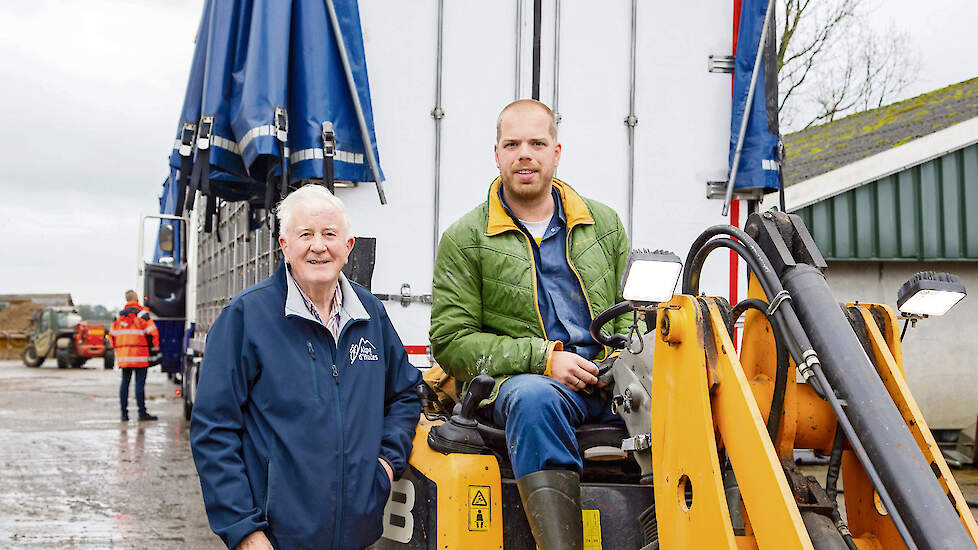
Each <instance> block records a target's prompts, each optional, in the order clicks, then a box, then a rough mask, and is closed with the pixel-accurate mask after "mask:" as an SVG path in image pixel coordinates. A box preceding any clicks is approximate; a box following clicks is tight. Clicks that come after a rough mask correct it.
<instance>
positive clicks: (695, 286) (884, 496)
mask: <svg viewBox="0 0 978 550" xmlns="http://www.w3.org/2000/svg"><path fill="white" fill-rule="evenodd" d="M717 235H729V236H731V237H734V238H736V239H737V241H735V240H733V239H728V238H721V239H716V240H715V241H711V242H707V241H709V240H710V239H711V238H713V237H714V236H717ZM720 246H723V247H726V248H729V249H731V250H733V251H734V252H736V253H737V254H738V255H739V256H741V257H742V258H744V260H745V261H746V262H747V265H748V266H749V267H750V268H751V269H752V270H753V271H754V274H755V275H756V276H757V279H758V282H760V284H761V288H762V289H763V290H764V293H765V294H766V295H768V296H771V297H772V299H774V298H773V297H774V296H777V295H778V294H779V293H780V292H781V291H782V290H784V287H783V285H782V284H781V280H780V279H779V278H778V277H777V275H776V273H775V271H774V267H773V266H772V265H771V261H770V260H769V259H768V258H767V256H766V255H765V254H764V252H763V251H762V250H761V247H760V246H759V245H758V244H757V241H755V240H754V239H753V238H752V237H751V236H750V235H748V234H747V233H746V232H745V231H743V230H742V229H740V228H738V227H734V226H732V225H714V226H712V227H709V228H707V230H706V231H704V232H703V233H702V234H700V236H699V237H697V238H696V240H695V241H694V242H693V245H692V246H691V247H690V250H689V255H688V256H687V263H686V267H687V270H686V273H685V275H684V278H683V293H684V294H694V295H695V294H697V293H698V292H699V275H700V271H701V270H702V268H703V262H705V260H706V256H707V255H708V254H709V253H710V252H711V251H713V250H715V249H716V248H718V247H720ZM690 258H692V260H690ZM775 316H776V317H777V318H778V320H779V322H780V323H783V324H784V327H783V328H784V333H785V335H786V336H787V338H786V340H787V342H786V344H787V346H788V350H789V352H790V353H791V355H792V357H794V359H795V363H796V364H798V365H802V364H804V363H805V359H806V358H805V357H803V355H802V352H803V350H804V352H808V351H809V350H812V351H814V348H813V347H812V344H811V342H810V341H809V339H808V334H807V333H806V332H805V329H804V327H803V326H802V324H801V321H800V320H799V319H798V315H797V314H796V313H795V310H794V308H793V307H792V305H791V302H790V301H787V302H784V303H782V304H781V306H780V307H778V308H777V311H776V312H775ZM780 323H779V324H780ZM811 370H812V372H813V376H812V377H811V378H809V379H808V383H809V384H810V385H811V386H812V389H814V390H815V392H816V393H818V395H819V397H821V398H822V399H827V400H828V402H829V404H830V405H831V407H832V411H833V412H835V415H836V417H837V418H838V420H839V425H840V427H841V428H842V429H843V431H844V432H845V436H846V439H848V440H849V443H850V445H851V446H852V450H853V451H854V452H855V453H856V457H857V458H858V459H859V462H860V464H862V466H863V469H864V470H865V471H866V474H867V475H868V476H869V478H870V482H871V483H872V485H873V487H874V488H875V489H876V492H877V493H878V494H879V496H880V500H882V501H883V505H884V506H885V507H886V509H887V510H890V519H891V520H892V521H893V524H894V526H895V527H896V529H897V531H898V532H899V534H900V538H901V539H903V542H904V544H905V545H906V546H907V548H908V549H909V550H916V548H917V545H916V544H915V542H914V540H913V538H912V537H911V536H910V531H909V530H908V529H907V525H906V523H904V521H903V518H902V517H900V514H899V513H898V512H897V508H896V506H895V505H894V504H893V499H892V498H891V497H890V493H889V491H887V489H886V486H885V485H884V484H883V481H882V479H880V476H879V472H877V471H876V468H875V466H874V465H873V463H872V461H871V460H870V459H869V454H868V453H867V452H866V448H865V447H864V446H863V444H862V441H861V440H860V439H859V436H858V435H857V434H856V430H855V428H854V427H853V426H852V422H850V420H849V417H848V416H847V415H846V412H845V410H844V409H843V407H842V403H841V402H840V401H839V398H838V397H836V396H835V392H834V390H832V386H831V384H829V381H828V378H826V377H825V372H824V371H823V370H822V366H821V364H819V363H818V362H815V363H814V364H813V365H812V366H811ZM823 388H824V389H823Z"/></svg>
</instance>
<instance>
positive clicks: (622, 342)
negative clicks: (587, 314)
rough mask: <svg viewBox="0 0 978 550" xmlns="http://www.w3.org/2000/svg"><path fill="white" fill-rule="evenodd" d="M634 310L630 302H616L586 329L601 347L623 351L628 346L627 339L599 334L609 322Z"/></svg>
mask: <svg viewBox="0 0 978 550" xmlns="http://www.w3.org/2000/svg"><path fill="white" fill-rule="evenodd" d="M634 310H635V307H634V306H633V305H632V304H631V302H627V301H625V302H618V303H617V304H615V305H613V306H611V307H609V308H608V309H606V310H604V311H602V312H601V313H599V314H598V316H597V317H595V318H594V320H593V321H591V326H589V327H588V329H589V330H590V332H591V337H592V338H594V341H595V342H597V343H599V344H601V345H602V346H608V347H610V348H613V349H624V348H625V346H627V345H628V337H627V336H625V335H623V334H612V335H611V336H605V335H604V334H601V327H603V326H605V324H607V323H608V322H609V321H611V320H613V319H615V318H616V317H618V316H619V315H624V314H626V313H631V312H632V311H634Z"/></svg>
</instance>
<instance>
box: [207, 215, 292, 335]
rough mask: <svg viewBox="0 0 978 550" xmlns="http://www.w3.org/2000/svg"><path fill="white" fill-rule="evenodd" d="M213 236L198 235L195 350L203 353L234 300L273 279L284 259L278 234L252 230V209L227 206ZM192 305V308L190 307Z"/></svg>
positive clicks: (209, 234) (265, 225)
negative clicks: (206, 341) (215, 325)
mask: <svg viewBox="0 0 978 550" xmlns="http://www.w3.org/2000/svg"><path fill="white" fill-rule="evenodd" d="M218 212H219V215H218V217H219V220H220V222H219V223H218V224H217V225H216V227H215V228H214V230H213V232H211V233H205V232H204V231H203V228H202V225H201V224H198V227H196V228H195V230H196V231H197V243H198V245H197V247H198V248H197V250H198V255H197V300H196V302H197V303H196V304H195V305H194V306H195V307H196V313H197V316H196V322H197V325H196V327H195V330H194V337H193V338H192V339H191V348H193V349H194V351H197V352H203V349H204V339H205V338H206V337H207V331H208V330H209V329H210V327H211V325H212V324H213V323H214V321H215V320H216V319H217V316H218V314H220V313H221V310H222V309H224V306H226V305H227V303H228V302H229V301H231V298H233V297H234V296H235V294H237V293H239V292H241V291H242V290H244V289H246V288H248V287H250V286H252V285H255V284H257V283H259V282H261V281H263V280H264V279H266V278H268V277H269V276H271V275H272V274H273V273H274V272H275V269H276V268H277V267H278V264H279V261H280V260H281V258H282V252H281V250H280V249H279V246H278V242H277V240H276V239H275V235H274V233H273V232H272V231H271V230H270V229H269V228H268V225H267V223H263V224H262V225H261V227H259V228H258V229H256V230H249V228H248V205H247V203H245V202H233V203H231V202H225V203H223V204H221V205H220V207H219V209H218ZM188 305H189V304H188Z"/></svg>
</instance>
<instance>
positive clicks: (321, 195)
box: [275, 183, 351, 237]
mask: <svg viewBox="0 0 978 550" xmlns="http://www.w3.org/2000/svg"><path fill="white" fill-rule="evenodd" d="M309 201H322V202H325V203H327V204H329V205H330V206H331V207H332V208H333V209H335V210H336V211H337V212H339V213H340V218H342V220H343V231H345V232H346V236H347V237H349V236H350V234H351V227H350V218H349V217H348V216H347V215H346V206H345V205H344V204H343V201H341V200H340V199H339V197H337V196H336V195H334V194H332V193H330V192H329V189H326V188H325V187H324V186H322V185H320V184H318V183H309V184H306V185H303V186H302V187H300V188H298V189H296V190H295V191H293V192H291V193H289V196H287V197H285V200H283V201H282V202H280V203H279V204H278V207H276V209H275V215H276V216H278V220H279V234H280V235H282V236H283V237H285V236H286V232H287V231H288V229H289V227H290V226H289V224H290V223H291V222H292V212H293V210H295V207H296V206H297V205H299V204H300V203H304V202H309Z"/></svg>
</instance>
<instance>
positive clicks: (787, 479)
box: [375, 212, 978, 550]
mask: <svg viewBox="0 0 978 550" xmlns="http://www.w3.org/2000/svg"><path fill="white" fill-rule="evenodd" d="M718 248H727V249H730V250H733V251H734V252H736V253H737V254H738V255H739V256H741V257H742V258H743V259H744V260H745V261H746V263H747V265H748V266H749V268H750V281H749V297H748V298H747V299H745V300H743V301H741V302H740V303H738V304H735V305H733V307H731V306H730V304H728V303H727V301H726V300H724V299H723V298H716V297H708V296H700V295H699V294H700V293H699V275H700V271H701V268H702V266H703V264H704V262H705V260H706V258H707V256H708V255H709V254H710V253H711V252H713V251H714V250H716V249H718ZM825 267H826V263H825V261H824V259H823V258H822V255H821V254H820V253H819V251H818V249H817V247H816V246H815V243H814V241H813V239H812V237H811V235H810V234H809V232H808V230H807V228H806V227H805V225H804V223H803V222H802V220H801V218H799V217H798V216H795V215H789V214H784V213H780V212H765V213H763V214H758V213H755V214H751V216H750V217H749V218H748V220H747V223H746V226H745V229H743V230H741V229H739V228H736V227H732V226H714V227H711V228H709V229H708V230H707V231H705V232H704V233H703V234H702V235H701V236H700V237H699V238H698V239H697V240H696V241H695V242H694V244H693V246H692V247H691V250H690V252H689V254H688V256H687V259H686V262H685V266H683V263H681V262H680V260H679V258H678V257H676V256H675V255H672V254H669V253H664V252H661V251H656V252H641V251H637V252H633V254H632V257H631V258H630V260H629V267H628V270H627V271H626V274H625V280H624V281H623V296H624V297H625V300H626V301H624V302H622V303H620V304H617V305H616V306H614V307H612V308H610V309H609V310H607V311H605V312H602V313H601V314H599V315H598V316H597V317H596V318H595V320H594V323H592V326H591V332H592V334H593V335H594V336H595V338H596V339H598V340H599V341H600V342H601V343H604V344H606V345H612V346H613V347H616V348H618V349H620V353H619V354H618V355H617V356H616V357H615V358H614V359H613V360H609V361H607V362H606V363H604V364H602V366H601V369H600V370H601V377H602V379H604V380H606V381H608V382H609V385H608V386H607V391H610V392H611V396H610V397H611V404H612V405H611V406H612V407H613V408H614V409H615V411H616V412H618V414H620V415H621V417H622V419H623V420H624V424H625V428H620V427H616V426H605V425H585V426H581V427H580V428H579V429H578V430H577V435H578V442H579V445H580V448H581V451H582V456H583V457H584V459H585V467H584V472H583V475H582V485H581V499H582V503H583V506H582V507H583V512H582V513H583V523H584V546H583V548H584V549H585V550H597V549H605V550H637V549H642V550H651V549H655V548H662V549H666V550H672V549H731V550H734V549H741V550H743V549H752V548H757V549H761V550H768V549H779V550H780V549H818V550H822V549H832V550H835V549H838V550H854V549H858V550H879V549H886V550H890V549H902V548H907V549H921V550H924V549H948V550H951V549H954V550H961V549H966V548H971V549H974V548H976V541H978V526H976V523H975V520H974V518H973V516H972V514H971V511H970V510H969V508H968V505H967V503H966V501H965V499H964V497H963V496H962V494H961V491H960V490H959V488H958V487H957V485H956V483H955V480H954V478H953V477H952V476H951V473H950V470H949V469H948V467H947V464H946V463H945V461H944V459H943V457H942V456H941V453H940V450H939V449H938V446H937V444H936V442H935V440H934V438H933V436H932V435H931V433H930V431H929V429H928V428H927V425H926V423H925V422H924V419H923V417H922V415H921V413H920V410H919V408H918V407H917V405H916V403H915V402H914V399H913V396H912V395H911V394H910V391H909V390H908V388H907V384H906V381H905V377H904V366H903V361H902V353H901V343H900V331H899V327H898V321H899V319H900V316H898V314H897V313H896V312H895V311H894V310H893V309H891V308H890V307H888V306H886V305H878V304H864V303H852V304H839V303H838V302H837V301H836V299H835V298H834V297H833V295H832V292H831V290H830V289H829V286H828V284H827V283H826V280H825V277H824V275H823V272H824V269H825ZM681 270H682V273H683V278H682V293H681V294H674V291H675V288H676V284H677V280H678V278H679V274H680V272H681ZM670 285H671V286H670ZM964 295H965V289H964V288H963V286H962V285H961V284H960V282H959V281H957V279H956V278H955V277H953V276H949V275H947V274H932V273H921V274H918V275H917V276H915V277H914V278H912V279H911V280H910V281H908V283H907V284H906V285H904V287H903V288H902V289H901V293H900V296H899V298H898V302H897V303H898V306H899V307H900V309H901V311H902V312H903V313H901V315H902V316H903V317H904V318H907V317H908V316H909V317H914V316H916V317H917V318H919V317H921V316H923V315H926V314H935V313H940V312H941V311H943V310H946V309H947V308H948V307H950V306H951V305H953V304H954V303H956V301H958V300H960V299H961V298H962V297H963V296H964ZM620 315H631V316H632V318H633V319H634V320H635V322H634V323H633V327H632V330H631V332H630V334H627V335H622V334H611V333H610V328H609V327H610V324H609V323H608V321H610V320H611V319H614V318H616V317H618V316H620ZM741 316H744V328H743V338H742V340H741V345H740V347H739V350H738V348H737V347H735V346H734V337H733V334H734V326H735V324H736V323H737V322H738V320H739V318H740V317H741ZM643 321H644V322H643ZM640 327H644V328H640ZM491 387H492V379H491V378H489V377H486V376H481V377H477V378H476V379H475V380H473V381H472V383H470V384H469V388H468V392H467V393H466V395H465V396H464V397H463V399H462V400H461V402H460V403H459V404H458V405H456V406H455V407H454V409H453V410H452V411H451V413H448V412H447V411H446V410H444V408H439V407H438V404H437V400H436V399H435V398H434V396H433V395H432V394H431V393H430V392H427V391H426V390H424V389H422V391H423V392H425V393H426V397H427V399H426V403H425V418H423V419H422V421H421V423H420V424H419V426H418V430H417V434H416V436H415V440H414V451H413V454H412V455H411V457H410V466H409V468H408V471H407V472H406V473H405V475H404V476H403V477H402V479H400V480H398V481H397V482H395V484H394V487H393V490H392V495H391V499H390V501H389V502H388V505H387V509H386V510H385V517H384V523H385V530H384V537H383V538H382V539H381V540H380V541H378V542H377V543H376V544H375V547H376V548H378V549H380V550H392V549H412V550H415V549H417V550H421V549H426V550H435V549H439V550H488V549H505V550H524V549H525V550H533V549H535V548H536V544H535V542H534V539H533V536H532V534H531V532H530V528H529V525H528V522H527V519H526V516H525V514H524V512H523V509H522V505H521V503H520V498H519V493H518V490H517V487H516V481H515V480H514V479H513V475H512V470H511V468H510V465H509V462H508V458H507V453H506V439H505V434H504V432H503V431H502V430H501V429H500V428H501V427H499V426H493V425H491V423H490V422H489V421H487V420H486V419H485V418H484V416H482V415H480V414H479V412H478V410H477V409H478V404H479V402H480V401H481V399H483V398H484V397H485V396H486V395H487V394H488V392H489V390H490V389H491ZM796 449H811V450H814V452H815V453H817V454H819V455H823V456H827V457H829V458H828V470H827V474H826V477H825V479H824V480H819V479H816V478H815V477H814V476H810V475H806V474H805V473H804V472H802V471H800V470H799V468H798V467H797V466H796V464H795V461H794V451H795V450H796ZM840 481H841V484H842V486H843V487H844V491H843V490H842V489H840V487H839V483H840Z"/></svg>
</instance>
